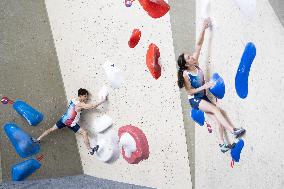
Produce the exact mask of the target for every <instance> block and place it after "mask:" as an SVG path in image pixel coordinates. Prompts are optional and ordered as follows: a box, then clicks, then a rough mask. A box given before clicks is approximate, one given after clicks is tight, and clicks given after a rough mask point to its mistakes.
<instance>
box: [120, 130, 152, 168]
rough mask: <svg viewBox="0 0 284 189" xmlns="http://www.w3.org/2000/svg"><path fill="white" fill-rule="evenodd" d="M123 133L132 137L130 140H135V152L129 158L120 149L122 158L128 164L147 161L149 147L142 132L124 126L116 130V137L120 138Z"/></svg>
mask: <svg viewBox="0 0 284 189" xmlns="http://www.w3.org/2000/svg"><path fill="white" fill-rule="evenodd" d="M124 133H128V134H130V135H131V136H132V138H133V139H134V140H135V143H136V151H134V152H133V153H132V154H131V156H130V157H127V156H126V155H125V151H124V148H122V155H123V158H124V159H125V160H126V161H127V162H128V163H130V164H137V163H139V162H140V161H142V160H145V159H148V157H149V153H150V152H149V145H148V141H147V138H146V136H145V134H144V133H143V131H142V130H140V129H139V128H137V127H135V126H132V125H126V126H123V127H120V128H119V130H118V136H119V138H121V136H122V135H123V134H124Z"/></svg>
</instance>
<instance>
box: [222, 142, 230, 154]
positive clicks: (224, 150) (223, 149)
mask: <svg viewBox="0 0 284 189" xmlns="http://www.w3.org/2000/svg"><path fill="white" fill-rule="evenodd" d="M219 146H220V149H221V152H223V153H225V152H227V151H228V150H230V149H231V148H232V145H230V144H219Z"/></svg>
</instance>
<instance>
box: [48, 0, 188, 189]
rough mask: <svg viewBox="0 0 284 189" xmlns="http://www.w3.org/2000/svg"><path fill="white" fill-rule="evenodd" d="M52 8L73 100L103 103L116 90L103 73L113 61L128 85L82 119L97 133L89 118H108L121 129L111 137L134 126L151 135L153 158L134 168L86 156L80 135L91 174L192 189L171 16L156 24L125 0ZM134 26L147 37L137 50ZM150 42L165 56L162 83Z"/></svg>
mask: <svg viewBox="0 0 284 189" xmlns="http://www.w3.org/2000/svg"><path fill="white" fill-rule="evenodd" d="M46 7H47V11H48V15H49V20H50V24H51V29H52V33H53V38H54V42H55V46H56V52H57V55H58V60H59V64H60V70H61V73H62V78H63V82H64V87H65V90H66V94H67V98H68V99H69V98H72V97H74V96H75V95H76V94H77V90H78V88H80V87H83V88H87V89H89V91H91V93H92V101H93V102H95V101H98V99H97V92H98V91H99V90H100V88H101V87H102V86H103V85H107V86H109V85H108V84H109V83H108V82H107V78H106V75H105V73H104V69H103V68H102V65H103V64H104V63H105V62H106V61H107V60H108V61H110V62H112V63H114V64H115V66H116V67H118V68H120V70H121V71H122V75H123V78H124V82H123V83H122V86H121V87H120V88H119V89H112V88H110V96H109V104H107V105H105V107H103V108H100V109H99V110H98V111H89V112H87V113H86V114H84V115H82V121H81V122H80V124H81V126H82V127H85V128H86V129H88V130H91V129H90V127H91V126H92V125H91V124H90V123H91V121H90V120H92V119H93V118H94V117H95V118H96V117H98V116H100V115H103V114H107V115H109V116H111V117H112V119H113V120H114V124H113V126H112V128H110V130H108V131H106V133H104V134H106V135H108V134H109V135H111V133H117V131H118V129H119V127H121V126H124V125H127V124H132V125H135V126H137V127H139V128H140V129H141V130H142V131H143V132H144V134H145V135H146V137H147V140H148V144H149V148H150V156H149V158H148V159H147V160H145V161H142V162H140V163H139V164H134V165H131V164H128V163H127V162H126V161H125V160H124V159H123V158H122V156H121V157H120V158H119V159H118V160H117V161H115V162H113V163H112V164H106V163H103V162H100V161H98V160H97V159H96V158H95V157H94V156H90V155H89V154H87V150H86V148H85V146H84V144H83V140H82V138H81V137H80V136H78V137H77V142H78V146H79V151H80V155H81V160H82V165H83V170H84V173H85V174H88V175H92V176H96V177H99V178H106V179H111V180H116V181H121V182H127V183H135V184H137V185H142V186H150V187H155V188H191V178H190V168H189V161H188V154H187V145H186V139H185V130H184V124H183V118H182V108H181V101H180V93H179V89H178V87H177V85H176V80H177V78H176V62H175V56H174V49H173V41H172V33H171V28H170V27H171V25H170V17H169V14H166V15H165V16H163V17H162V18H159V19H153V18H151V17H150V16H149V15H147V13H146V12H145V11H144V10H143V9H142V7H141V6H140V4H139V2H138V1H135V2H133V5H132V6H131V7H126V6H125V5H124V1H123V0H119V1H91V0H84V1H67V0H63V1H55V0H46ZM134 28H138V29H140V31H141V32H142V35H141V39H140V41H139V43H138V44H137V46H136V47H135V48H133V49H131V48H129V47H128V40H129V37H130V35H131V32H132V30H133V29H134ZM150 43H155V44H156V45H157V46H158V47H159V50H160V54H161V57H160V63H161V66H162V75H161V77H160V78H159V79H158V80H155V79H154V78H153V77H152V76H151V74H150V72H149V71H148V68H147V66H146V63H145V59H146V57H145V56H146V52H147V49H148V46H149V44H150ZM92 141H93V140H92ZM92 143H93V142H92Z"/></svg>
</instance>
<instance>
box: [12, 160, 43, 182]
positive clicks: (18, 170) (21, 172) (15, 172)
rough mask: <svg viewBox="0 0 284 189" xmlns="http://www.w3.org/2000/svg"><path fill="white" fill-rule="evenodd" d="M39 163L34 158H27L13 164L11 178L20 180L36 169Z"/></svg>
mask: <svg viewBox="0 0 284 189" xmlns="http://www.w3.org/2000/svg"><path fill="white" fill-rule="evenodd" d="M40 166H41V164H40V163H39V161H37V160H35V159H28V160H26V161H23V162H21V163H18V164H15V165H13V167H12V169H11V172H12V180H13V181H22V180H24V179H25V178H27V177H28V176H30V175H31V174H33V173H34V172H35V171H36V170H37V169H39V168H40Z"/></svg>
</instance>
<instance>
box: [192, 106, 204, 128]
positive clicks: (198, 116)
mask: <svg viewBox="0 0 284 189" xmlns="http://www.w3.org/2000/svg"><path fill="white" fill-rule="evenodd" d="M191 118H192V119H193V121H195V122H196V123H198V124H199V125H200V126H203V125H204V122H205V117H204V112H203V111H201V110H197V109H195V108H192V109H191Z"/></svg>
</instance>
